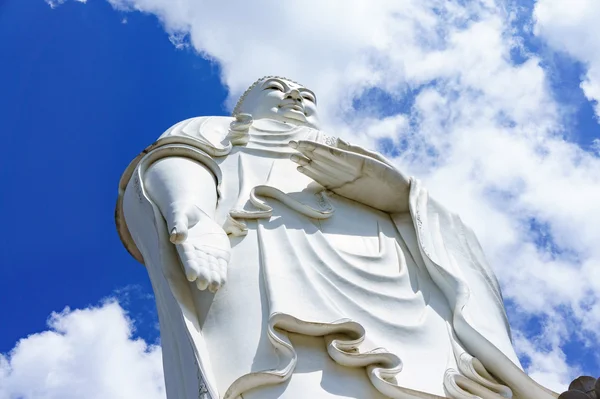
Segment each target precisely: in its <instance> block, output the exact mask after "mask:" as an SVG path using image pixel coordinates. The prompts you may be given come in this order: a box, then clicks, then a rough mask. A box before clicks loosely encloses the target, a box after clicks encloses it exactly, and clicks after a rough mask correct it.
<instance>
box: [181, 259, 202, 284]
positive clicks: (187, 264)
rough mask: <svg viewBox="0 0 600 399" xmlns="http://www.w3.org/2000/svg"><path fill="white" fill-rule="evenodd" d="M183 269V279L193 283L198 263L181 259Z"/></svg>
mask: <svg viewBox="0 0 600 399" xmlns="http://www.w3.org/2000/svg"><path fill="white" fill-rule="evenodd" d="M182 263H183V269H184V272H185V277H186V278H187V279H188V281H194V280H196V279H197V278H198V271H199V269H200V267H199V265H198V262H196V261H195V260H189V259H183V262H182Z"/></svg>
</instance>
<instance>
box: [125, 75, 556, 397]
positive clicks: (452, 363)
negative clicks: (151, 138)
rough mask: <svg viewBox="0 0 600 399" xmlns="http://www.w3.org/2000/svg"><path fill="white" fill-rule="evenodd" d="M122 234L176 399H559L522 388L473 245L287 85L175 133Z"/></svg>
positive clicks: (529, 384)
mask: <svg viewBox="0 0 600 399" xmlns="http://www.w3.org/2000/svg"><path fill="white" fill-rule="evenodd" d="M457 189H460V188H459V187H457ZM117 226H118V229H119V233H120V235H121V238H122V240H123V243H124V244H125V246H126V247H127V249H128V250H129V251H130V253H131V254H132V255H133V256H134V257H135V258H136V259H138V260H139V261H140V262H142V263H143V264H145V265H146V267H147V269H148V273H149V275H150V279H151V281H152V286H153V289H154V293H155V297H156V305H157V309H158V315H159V321H160V332H161V343H162V348H163V364H164V371H165V380H166V389H167V396H168V398H169V399H174V398H182V399H188V398H212V399H218V398H225V399H235V398H243V399H274V398H285V399H300V398H303V399H306V398H311V399H312V398H314V399H321V398H323V399H325V398H365V399H381V398H411V399H412V398H440V397H442V398H455V399H458V398H461V399H462V398H465V399H466V398H485V399H488V398H489V399H498V398H536V399H537V398H539V399H549V398H555V397H557V395H556V394H555V393H553V392H551V391H549V390H547V389H545V388H543V387H542V386H540V385H538V384H537V383H535V382H534V381H533V380H532V379H530V378H529V377H528V376H527V375H526V374H525V373H524V372H523V370H522V368H521V366H520V364H519V361H518V359H517V356H516V355H515V352H514V349H513V347H512V342H511V336H510V329H509V325H508V322H507V319H506V314H505V310H504V307H503V302H502V296H501V293H500V288H499V286H498V283H497V281H496V278H495V276H494V274H493V273H492V271H491V269H490V267H489V266H488V264H487V262H486V260H485V257H484V255H483V253H482V251H481V248H480V246H479V244H478V242H477V239H476V237H475V236H474V234H473V232H472V231H471V230H470V229H469V228H468V227H466V226H465V225H464V224H463V223H462V222H461V220H460V219H459V218H458V216H456V215H454V214H452V213H450V212H449V211H447V210H446V209H444V208H443V207H442V206H440V205H439V203H438V202H436V201H434V200H433V199H431V198H430V197H429V196H428V194H427V191H426V190H425V189H424V188H423V186H422V185H421V183H420V182H419V181H418V180H416V179H413V178H407V177H406V176H405V175H403V174H402V173H401V172H400V171H398V170H397V169H395V168H394V167H393V166H392V165H391V164H390V163H389V162H388V161H387V160H386V159H385V158H384V157H383V156H382V155H380V154H378V153H375V152H371V151H368V150H365V149H363V148H361V147H358V146H354V145H351V144H348V143H347V142H345V141H343V140H341V139H338V138H334V137H331V136H328V135H326V134H324V133H323V132H321V131H320V130H319V119H318V114H317V98H316V95H315V94H314V93H313V92H312V91H310V90H309V89H307V88H305V87H303V86H302V85H300V84H298V83H295V82H293V81H291V80H289V79H285V78H280V77H266V78H262V79H260V80H258V81H257V82H255V83H254V84H253V85H252V86H251V87H250V88H249V89H248V90H247V91H246V93H244V95H243V96H242V98H241V99H240V101H239V102H238V104H237V106H236V107H235V110H234V116H233V117H198V118H192V119H188V120H186V121H183V122H180V123H178V124H176V125H175V126H173V127H172V128H170V129H169V130H167V131H166V132H165V133H164V134H163V135H162V136H161V137H160V138H159V140H158V141H157V142H156V143H154V144H153V145H151V146H150V147H148V148H147V149H146V150H145V151H144V152H143V153H142V154H141V155H139V156H138V157H137V158H136V159H135V160H134V161H133V162H132V163H131V165H130V166H129V167H128V169H127V171H126V172H125V174H124V175H123V177H122V180H121V184H120V195H119V201H118V204H117Z"/></svg>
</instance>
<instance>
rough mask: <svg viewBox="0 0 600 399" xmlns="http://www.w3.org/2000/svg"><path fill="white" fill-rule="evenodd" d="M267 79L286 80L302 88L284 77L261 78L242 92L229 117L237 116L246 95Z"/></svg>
mask: <svg viewBox="0 0 600 399" xmlns="http://www.w3.org/2000/svg"><path fill="white" fill-rule="evenodd" d="M267 79H281V80H287V81H288V82H292V83H294V84H297V85H299V86H302V85H301V84H300V83H298V82H296V81H295V80H292V79H288V78H286V77H283V76H273V75H271V76H263V77H262V78H260V79H258V80H257V81H256V82H254V83H252V85H250V87H248V88H247V89H246V91H245V92H244V94H242V95H241V97H240V99H239V100H238V102H237V104H235V108H233V112H232V113H231V116H236V115H237V114H239V113H240V108H242V103H243V102H244V100H245V99H246V97H247V96H248V93H250V92H251V91H252V90H253V89H254V88H255V87H256V86H258V84H259V83H260V82H262V81H264V80H267Z"/></svg>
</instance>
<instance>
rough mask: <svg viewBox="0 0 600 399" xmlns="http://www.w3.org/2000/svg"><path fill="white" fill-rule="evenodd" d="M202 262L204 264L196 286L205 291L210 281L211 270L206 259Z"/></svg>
mask: <svg viewBox="0 0 600 399" xmlns="http://www.w3.org/2000/svg"><path fill="white" fill-rule="evenodd" d="M202 263H203V265H202V266H201V267H200V270H199V272H198V278H197V279H196V287H198V289H199V290H200V291H204V290H205V289H206V288H207V287H208V284H209V282H210V281H209V277H210V270H209V269H208V264H207V262H206V261H203V262H202Z"/></svg>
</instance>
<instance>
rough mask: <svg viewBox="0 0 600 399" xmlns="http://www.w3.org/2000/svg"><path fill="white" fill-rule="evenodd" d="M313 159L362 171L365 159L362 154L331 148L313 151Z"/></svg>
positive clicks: (320, 148) (322, 147) (319, 148)
mask: <svg viewBox="0 0 600 399" xmlns="http://www.w3.org/2000/svg"><path fill="white" fill-rule="evenodd" d="M312 153H313V159H315V160H321V161H323V162H329V163H333V164H335V165H344V166H346V167H347V168H349V169H354V170H356V169H360V167H361V166H362V162H363V159H364V158H365V156H364V155H362V154H356V153H353V152H349V151H344V150H340V149H339V148H334V147H329V146H318V147H316V148H315V149H314V150H313V152H312Z"/></svg>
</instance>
